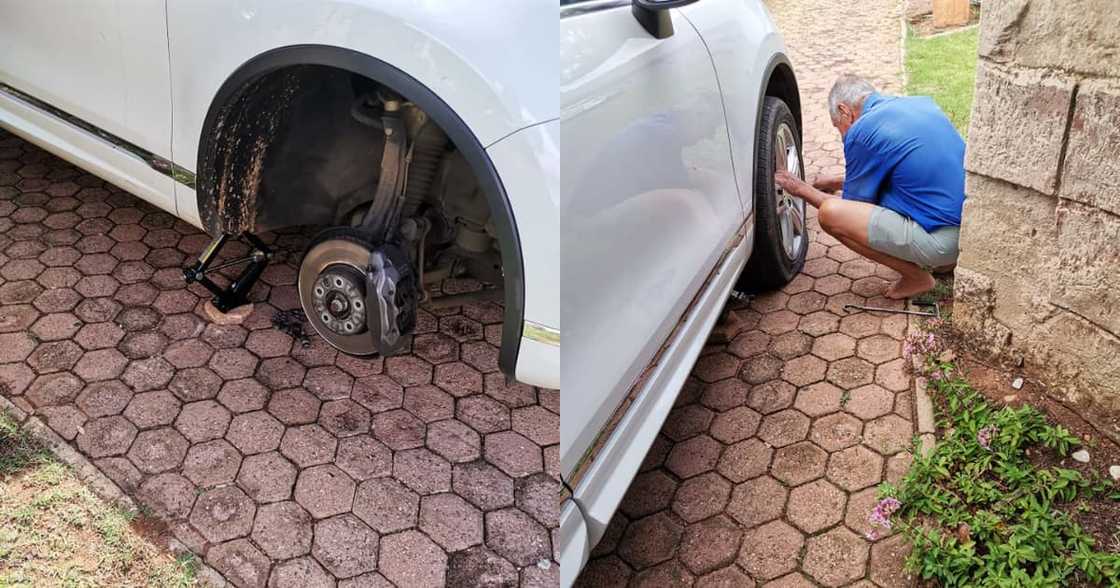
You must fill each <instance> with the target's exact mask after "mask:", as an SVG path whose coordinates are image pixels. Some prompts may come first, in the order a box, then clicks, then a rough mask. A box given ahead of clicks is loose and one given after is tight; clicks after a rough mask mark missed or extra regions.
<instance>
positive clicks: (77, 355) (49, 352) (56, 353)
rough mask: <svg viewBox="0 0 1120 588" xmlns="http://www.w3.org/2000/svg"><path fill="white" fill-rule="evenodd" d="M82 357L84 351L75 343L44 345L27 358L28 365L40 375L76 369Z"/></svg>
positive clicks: (58, 342)
mask: <svg viewBox="0 0 1120 588" xmlns="http://www.w3.org/2000/svg"><path fill="white" fill-rule="evenodd" d="M81 357H82V349H81V347H78V346H77V345H75V344H74V342H73V341H53V342H50V343H43V344H41V345H39V347H37V348H36V349H35V351H34V352H32V353H31V356H30V357H28V358H27V365H29V366H31V369H33V370H35V371H36V372H37V373H40V374H49V373H53V372H59V371H63V370H68V369H71V368H73V367H74V364H75V363H77V362H78V360H79V359H81Z"/></svg>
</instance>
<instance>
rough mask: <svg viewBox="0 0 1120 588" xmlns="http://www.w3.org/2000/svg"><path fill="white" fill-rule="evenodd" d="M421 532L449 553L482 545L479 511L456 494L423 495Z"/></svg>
mask: <svg viewBox="0 0 1120 588" xmlns="http://www.w3.org/2000/svg"><path fill="white" fill-rule="evenodd" d="M420 530H421V531H423V532H425V533H427V535H428V536H429V537H431V538H432V539H433V540H434V541H435V542H436V543H438V544H440V546H441V547H443V548H444V549H446V550H447V551H448V552H449V553H450V552H454V551H460V550H462V549H466V548H468V547H471V546H473V545H478V544H480V543H482V539H483V536H482V512H481V511H479V510H478V509H477V508H475V507H473V506H471V504H470V503H468V502H467V501H465V500H463V499H462V498H460V497H459V496H458V495H456V494H451V493H446V494H436V495H433V496H425V497H424V498H423V499H422V500H421V502H420Z"/></svg>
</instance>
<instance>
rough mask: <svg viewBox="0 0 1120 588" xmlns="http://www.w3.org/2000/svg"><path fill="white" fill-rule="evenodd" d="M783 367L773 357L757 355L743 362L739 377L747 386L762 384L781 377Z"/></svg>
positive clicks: (780, 362)
mask: <svg viewBox="0 0 1120 588" xmlns="http://www.w3.org/2000/svg"><path fill="white" fill-rule="evenodd" d="M783 365H784V364H783V363H782V360H780V359H778V358H777V357H774V356H773V355H758V356H755V357H752V358H750V359H748V360H746V361H744V362H743V369H742V370H741V371H740V372H739V377H740V378H742V379H743V380H744V381H746V382H747V383H748V384H755V385H757V384H762V383H765V382H769V381H771V380H775V379H777V378H778V377H779V376H781V373H782V366H783Z"/></svg>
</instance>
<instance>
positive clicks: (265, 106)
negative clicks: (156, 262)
mask: <svg viewBox="0 0 1120 588" xmlns="http://www.w3.org/2000/svg"><path fill="white" fill-rule="evenodd" d="M300 66H327V67H332V68H336V69H339V70H343V71H347V72H350V73H352V74H356V75H359V76H362V77H365V78H368V79H370V80H372V81H374V82H377V83H379V84H382V85H384V86H387V87H389V88H391V89H392V90H393V91H395V92H397V93H399V94H400V95H402V96H404V97H405V98H406V99H408V100H409V101H411V102H413V103H415V104H417V105H418V106H419V107H420V108H422V109H423V110H424V111H425V112H426V113H427V114H428V115H429V116H430V117H431V119H432V120H433V121H434V122H435V123H436V124H438V125H439V126H440V127H441V128H442V129H443V130H444V132H446V134H447V136H448V138H450V140H451V141H452V142H453V143H454V144H455V145H456V147H457V148H458V149H459V150H460V151H461V152H462V154H463V157H464V158H465V159H466V161H467V163H468V164H469V165H470V167H471V169H472V170H473V172H474V174H475V176H476V178H477V180H478V184H479V186H480V187H481V189H482V191H483V192H484V194H485V196H486V200H487V203H488V204H489V207H490V212H491V219H492V222H493V224H494V228H495V230H496V233H497V237H498V242H499V248H500V250H501V257H502V269H503V274H504V286H503V288H504V291H503V298H504V315H503V325H502V347H501V352H500V355H499V358H498V365H499V368H500V369H501V370H502V372H503V373H505V374H506V375H508V376H510V377H512V376H513V375H514V372H515V368H516V364H517V354H518V351H519V347H520V342H521V325H522V322H523V319H524V307H525V304H524V301H525V284H524V272H523V260H522V253H521V244H520V239H519V237H518V231H517V224H516V220H515V219H514V216H513V210H512V207H511V206H510V203H509V198H508V196H507V194H506V191H505V188H504V187H503V185H502V181H501V178H500V177H499V176H498V173H497V170H496V169H495V168H494V165H493V162H492V161H491V160H490V157H489V156H488V155H487V153H486V150H485V148H484V147H483V145H482V144H481V143H480V142H479V140H478V138H477V137H476V136H475V135H474V133H472V132H471V130H470V129H469V128H468V127H467V125H466V123H465V122H463V120H462V118H460V117H459V115H457V114H456V113H455V112H454V111H453V110H452V109H451V107H450V106H448V105H447V103H446V102H444V101H443V100H442V99H441V98H440V97H439V96H437V95H436V94H435V93H433V92H432V91H431V90H430V89H428V88H427V87H426V86H425V85H424V84H422V83H420V82H419V81H418V80H416V79H415V78H413V77H412V76H410V75H408V74H407V73H405V72H404V71H401V70H400V69H398V68H396V67H394V66H392V65H390V64H388V63H386V62H384V61H381V60H380V59H377V58H375V57H372V56H369V55H366V54H363V53H359V52H356V51H353V50H350V49H343V48H339V47H331V46H324V45H293V46H289V47H283V48H278V49H273V50H271V51H268V52H265V53H263V54H261V55H258V56H257V57H254V58H253V59H251V60H249V61H248V62H246V63H245V64H244V65H242V66H241V67H240V68H238V69H237V71H235V72H234V73H233V74H232V75H231V76H229V78H228V79H227V80H226V81H225V83H223V84H222V87H221V88H220V89H219V91H218V93H217V95H216V96H215V98H214V99H213V101H212V102H211V105H210V108H209V110H208V111H207V114H206V119H205V121H204V123H203V127H202V135H201V137H200V140H199V147H198V162H199V166H198V170H197V179H196V187H195V189H196V194H197V199H198V211H199V216H200V218H201V220H202V224H203V226H204V227H205V229H206V230H207V232H209V233H210V234H218V233H223V232H224V233H232V234H238V233H241V232H245V231H249V232H252V231H255V230H256V229H257V227H256V218H257V213H258V210H257V208H258V207H257V197H256V196H257V194H258V190H259V189H260V184H261V168H262V165H263V162H264V158H265V157H266V153H267V148H268V144H269V141H270V139H271V138H273V137H274V136H275V134H276V132H277V128H278V126H279V123H278V120H279V118H280V117H279V116H278V115H279V114H280V111H282V110H283V109H284V108H285V107H286V106H287V101H288V100H290V99H291V96H292V94H293V93H294V90H295V83H296V82H295V79H296V77H297V76H296V75H295V73H294V72H297V71H298V68H299V67H300ZM277 72H280V73H281V75H269V74H275V73H277Z"/></svg>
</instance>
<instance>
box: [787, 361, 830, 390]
mask: <svg viewBox="0 0 1120 588" xmlns="http://www.w3.org/2000/svg"><path fill="white" fill-rule="evenodd" d="M827 368H828V364H826V363H825V362H824V360H822V359H820V358H819V357H816V356H813V355H802V356H801V357H798V358H795V359H791V360H789V361H787V362H786V365H785V367H784V368H782V379H783V380H785V381H787V382H789V383H790V384H793V385H794V386H799V387H800V386H808V385H809V384H812V383H813V382H819V381H821V380H823V379H824V374H825V370H826V369H827Z"/></svg>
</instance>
